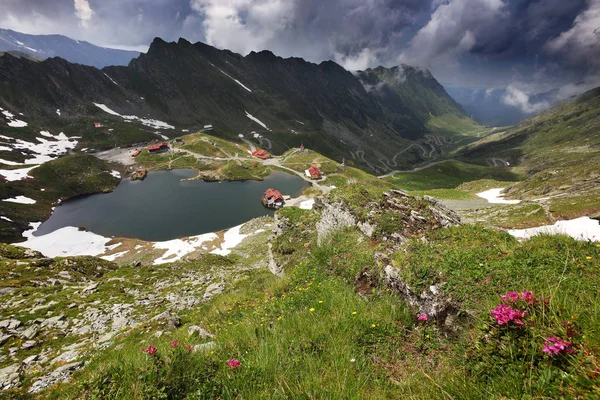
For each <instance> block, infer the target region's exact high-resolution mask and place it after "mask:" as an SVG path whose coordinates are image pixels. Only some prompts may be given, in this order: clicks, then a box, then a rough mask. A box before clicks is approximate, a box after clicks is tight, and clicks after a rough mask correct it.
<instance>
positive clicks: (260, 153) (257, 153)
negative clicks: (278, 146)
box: [252, 150, 271, 160]
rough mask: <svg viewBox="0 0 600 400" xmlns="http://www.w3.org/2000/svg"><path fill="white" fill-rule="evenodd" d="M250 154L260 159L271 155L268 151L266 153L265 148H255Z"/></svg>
mask: <svg viewBox="0 0 600 400" xmlns="http://www.w3.org/2000/svg"><path fill="white" fill-rule="evenodd" d="M252 155H253V156H254V157H258V158H260V159H261V160H266V159H267V158H270V157H271V155H270V154H269V153H267V152H266V151H265V150H256V151H253V152H252Z"/></svg>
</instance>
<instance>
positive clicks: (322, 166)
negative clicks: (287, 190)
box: [281, 149, 339, 175]
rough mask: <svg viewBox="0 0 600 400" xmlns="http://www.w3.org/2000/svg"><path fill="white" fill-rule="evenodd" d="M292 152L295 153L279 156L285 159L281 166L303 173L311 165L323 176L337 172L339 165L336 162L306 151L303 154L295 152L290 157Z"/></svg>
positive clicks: (289, 152) (311, 151)
mask: <svg viewBox="0 0 600 400" xmlns="http://www.w3.org/2000/svg"><path fill="white" fill-rule="evenodd" d="M293 151H296V149H294V150H290V151H288V152H286V153H284V154H283V155H282V156H281V157H282V158H283V159H285V162H284V163H283V166H285V167H288V168H292V169H294V170H296V171H299V172H302V173H304V170H306V169H308V168H309V167H310V166H311V165H314V166H316V167H317V168H319V170H321V172H323V173H324V174H325V175H327V174H331V173H334V172H337V171H338V170H339V164H338V163H337V162H335V161H333V160H331V159H329V158H327V157H325V156H322V155H321V154H319V153H316V152H315V151H313V150H309V149H306V150H304V151H303V152H300V151H296V152H295V153H294V154H293V155H291V153H292V152H293Z"/></svg>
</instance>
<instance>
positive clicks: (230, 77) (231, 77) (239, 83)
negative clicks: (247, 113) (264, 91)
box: [213, 65, 252, 93]
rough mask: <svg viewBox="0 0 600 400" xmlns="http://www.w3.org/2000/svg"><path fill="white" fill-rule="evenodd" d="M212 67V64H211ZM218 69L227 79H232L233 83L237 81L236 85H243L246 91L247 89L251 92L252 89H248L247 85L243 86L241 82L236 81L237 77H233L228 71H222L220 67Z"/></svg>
mask: <svg viewBox="0 0 600 400" xmlns="http://www.w3.org/2000/svg"><path fill="white" fill-rule="evenodd" d="M213 67H214V65H213ZM219 71H221V72H222V73H223V74H225V76H227V77H228V78H229V79H231V80H233V81H234V82H235V83H237V84H238V85H240V86H241V87H243V88H244V89H246V90H247V91H249V92H250V93H252V90H250V89H248V87H247V86H245V85H244V84H243V83H242V82H240V81H238V80H237V79H235V78H234V77H233V76H231V75H229V74H228V73H226V72H225V71H223V70H222V69H219Z"/></svg>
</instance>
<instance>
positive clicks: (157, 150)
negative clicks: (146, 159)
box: [148, 142, 169, 153]
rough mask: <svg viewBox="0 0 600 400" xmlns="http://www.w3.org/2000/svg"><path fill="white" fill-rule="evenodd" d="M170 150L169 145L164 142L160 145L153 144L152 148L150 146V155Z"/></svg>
mask: <svg viewBox="0 0 600 400" xmlns="http://www.w3.org/2000/svg"><path fill="white" fill-rule="evenodd" d="M168 150H169V144H168V143H167V142H162V143H158V144H153V145H152V146H148V153H162V152H165V151H168Z"/></svg>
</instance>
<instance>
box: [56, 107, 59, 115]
mask: <svg viewBox="0 0 600 400" xmlns="http://www.w3.org/2000/svg"><path fill="white" fill-rule="evenodd" d="M56 114H57V115H58V116H59V117H60V109H58V108H57V109H56Z"/></svg>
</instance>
